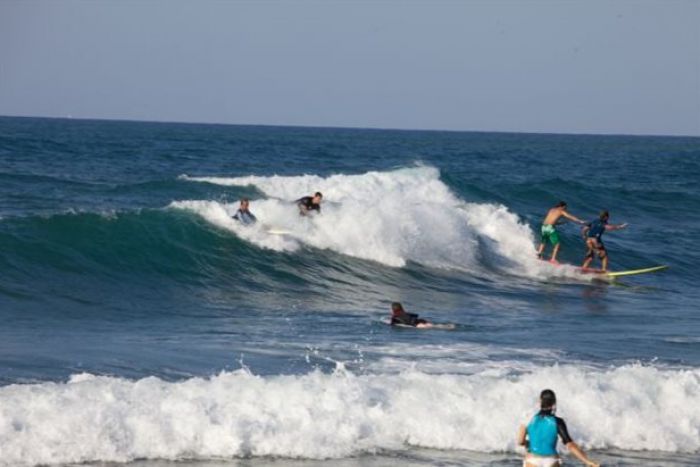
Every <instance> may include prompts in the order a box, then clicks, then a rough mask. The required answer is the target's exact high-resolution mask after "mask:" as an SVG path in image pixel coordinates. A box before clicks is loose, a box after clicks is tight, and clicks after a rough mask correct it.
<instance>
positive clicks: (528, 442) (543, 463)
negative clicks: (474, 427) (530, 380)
mask: <svg viewBox="0 0 700 467" xmlns="http://www.w3.org/2000/svg"><path fill="white" fill-rule="evenodd" d="M556 410H557V396H556V394H554V391H552V390H551V389H545V390H544V391H542V392H541V393H540V411H539V412H537V414H535V416H534V417H532V420H530V423H528V425H527V426H525V425H520V429H519V430H518V437H517V442H518V444H519V445H520V446H524V447H525V449H526V450H527V454H526V455H525V460H524V461H523V466H524V467H560V466H561V463H562V462H561V458H560V457H559V453H558V452H557V437H559V438H561V441H562V443H564V445H565V446H566V448H567V449H568V450H569V452H571V453H572V454H573V455H574V456H576V458H578V460H580V461H581V462H583V463H584V464H585V465H587V466H588V467H600V464H598V463H596V462H594V461H592V460H590V459H589V458H588V457H587V456H586V453H584V452H583V450H582V449H581V448H580V447H579V446H578V444H576V443H575V442H574V441H573V440H572V439H571V436H569V431H568V430H567V429H566V423H565V422H564V419H562V418H559V417H557V416H555V415H554V413H555V412H556Z"/></svg>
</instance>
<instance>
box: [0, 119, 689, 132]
mask: <svg viewBox="0 0 700 467" xmlns="http://www.w3.org/2000/svg"><path fill="white" fill-rule="evenodd" d="M0 118H26V119H45V120H79V121H97V122H129V123H159V124H178V125H212V126H214V125H217V126H249V127H271V128H307V129H314V128H316V129H328V130H368V131H414V132H435V133H496V134H521V135H552V136H624V137H640V138H643V137H655V138H700V133H698V134H697V135H688V134H658V133H648V134H640V133H589V132H578V133H577V132H557V131H515V130H454V129H437V128H395V127H362V126H336V125H312V124H308V125H305V124H296V125H292V124H276V123H230V122H229V123H225V122H210V121H200V122H193V121H185V120H157V119H153V120H142V119H135V120H132V119H128V118H108V117H102V118H101V117H73V116H64V117H56V116H43V115H5V114H0Z"/></svg>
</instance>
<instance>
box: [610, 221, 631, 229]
mask: <svg viewBox="0 0 700 467" xmlns="http://www.w3.org/2000/svg"><path fill="white" fill-rule="evenodd" d="M625 228H627V223H626V222H625V223H624V224H608V225H606V226H605V230H622V229H625Z"/></svg>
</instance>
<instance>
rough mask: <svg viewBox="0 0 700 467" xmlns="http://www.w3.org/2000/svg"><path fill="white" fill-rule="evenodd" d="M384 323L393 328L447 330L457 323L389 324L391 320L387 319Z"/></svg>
mask: <svg viewBox="0 0 700 467" xmlns="http://www.w3.org/2000/svg"><path fill="white" fill-rule="evenodd" d="M384 324H387V325H389V326H393V327H395V328H408V329H421V330H423V329H442V330H447V331H451V330H453V329H456V328H457V325H456V324H454V323H430V326H420V327H418V326H411V325H410V324H391V320H390V319H387V320H384Z"/></svg>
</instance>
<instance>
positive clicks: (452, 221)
mask: <svg viewBox="0 0 700 467" xmlns="http://www.w3.org/2000/svg"><path fill="white" fill-rule="evenodd" d="M181 178H183V179H187V180H191V181H197V182H207V183H215V184H219V185H225V186H255V187H256V188H258V189H259V190H260V191H262V192H263V193H264V194H265V195H266V196H267V197H268V198H267V199H263V200H254V201H253V203H252V209H253V210H254V212H255V213H256V215H258V218H259V219H261V220H262V221H263V223H266V224H268V225H273V226H275V227H278V228H282V229H284V230H288V231H290V232H292V234H291V235H289V236H287V237H286V240H287V243H280V242H279V240H277V241H276V242H277V243H275V241H272V240H270V238H269V237H270V235H269V234H266V232H265V230H264V229H257V230H248V231H245V229H236V233H238V234H240V235H242V236H244V237H245V238H246V239H248V240H250V241H252V242H254V243H255V244H257V245H259V246H262V247H266V248H275V249H294V248H297V247H298V246H300V245H301V244H306V245H309V246H312V247H315V248H321V249H330V250H333V251H336V252H339V253H342V254H345V255H349V256H353V257H356V258H362V259H368V260H372V261H377V262H379V263H382V264H385V265H388V266H395V267H401V266H404V265H405V264H406V262H407V261H413V262H417V263H421V264H424V265H428V266H432V267H441V268H451V269H461V270H467V271H471V272H478V271H479V270H480V269H483V267H485V266H488V267H490V268H497V269H501V270H505V271H507V272H509V273H513V274H520V275H528V276H542V275H544V274H546V275H564V276H565V275H570V274H571V271H570V270H569V269H568V268H552V267H551V266H549V265H547V264H543V263H542V262H540V261H537V260H536V259H535V258H534V248H535V246H534V235H533V233H532V230H531V229H530V228H529V227H528V226H527V225H526V224H524V223H522V222H520V220H519V219H518V216H517V215H515V214H514V213H512V212H510V211H509V210H508V209H507V208H506V207H505V206H503V205H499V204H492V203H484V204H478V203H468V202H464V201H463V200H460V199H459V198H458V197H457V196H455V195H454V194H453V193H452V192H451V190H450V189H449V187H447V185H445V184H444V183H443V182H442V181H441V180H440V173H439V171H438V170H437V169H435V168H433V167H415V168H408V169H397V170H393V171H388V172H368V173H365V174H361V175H333V176H329V177H325V178H324V177H319V176H315V175H303V176H293V177H281V176H272V177H259V176H249V177H237V178H222V177H187V176H182V177H181ZM315 191H321V192H323V194H324V204H323V207H322V210H323V213H322V215H320V216H316V217H315V218H313V219H310V218H302V217H300V216H299V215H298V214H297V211H296V208H295V207H294V206H293V204H292V201H293V200H295V199H297V198H299V197H301V196H303V195H307V194H310V193H313V192H315ZM201 203H202V202H196V201H183V202H175V203H173V204H172V206H173V207H176V208H183V209H189V210H192V211H195V212H197V213H199V214H201V215H203V216H204V217H205V218H207V219H208V220H210V221H211V222H213V223H217V224H219V225H223V224H224V222H223V220H222V219H221V218H220V216H214V215H213V214H212V212H211V210H212V209H213V208H212V207H211V206H210V205H203V204H201ZM220 208H221V213H223V212H228V213H233V212H234V211H235V205H226V206H224V205H220ZM224 226H227V225H224ZM228 227H229V228H231V226H230V225H229V226H228ZM244 232H246V233H245V234H244ZM555 269H557V270H555Z"/></svg>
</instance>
